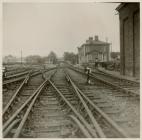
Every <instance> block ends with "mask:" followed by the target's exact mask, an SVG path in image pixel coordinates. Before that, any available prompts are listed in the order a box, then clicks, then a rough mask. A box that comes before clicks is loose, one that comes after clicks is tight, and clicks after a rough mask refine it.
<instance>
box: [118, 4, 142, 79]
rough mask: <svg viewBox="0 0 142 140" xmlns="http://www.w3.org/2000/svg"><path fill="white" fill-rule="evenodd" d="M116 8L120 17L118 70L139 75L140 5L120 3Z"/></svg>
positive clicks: (135, 75)
mask: <svg viewBox="0 0 142 140" xmlns="http://www.w3.org/2000/svg"><path fill="white" fill-rule="evenodd" d="M116 10H117V11H118V12H119V19H120V63H121V68H120V72H121V74H122V75H129V76H134V77H139V75H140V5H139V3H121V4H120V5H119V6H118V7H117V8H116Z"/></svg>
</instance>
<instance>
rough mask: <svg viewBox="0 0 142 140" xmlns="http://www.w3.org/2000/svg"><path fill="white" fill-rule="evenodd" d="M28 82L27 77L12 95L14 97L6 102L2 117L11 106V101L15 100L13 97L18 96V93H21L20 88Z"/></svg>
mask: <svg viewBox="0 0 142 140" xmlns="http://www.w3.org/2000/svg"><path fill="white" fill-rule="evenodd" d="M28 80H29V75H27V76H26V78H25V80H24V81H23V82H22V84H21V85H20V86H19V88H18V89H17V90H16V92H15V93H14V95H13V96H12V98H11V99H10V101H9V102H8V104H7V105H6V106H5V108H4V109H3V113H2V115H4V114H5V113H6V111H7V110H8V108H9V106H10V105H11V104H12V102H13V100H14V99H15V97H16V96H17V95H18V94H19V92H20V91H21V89H22V87H23V86H24V85H25V84H26V83H27V81H28Z"/></svg>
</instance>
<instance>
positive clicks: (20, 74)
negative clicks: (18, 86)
mask: <svg viewBox="0 0 142 140" xmlns="http://www.w3.org/2000/svg"><path fill="white" fill-rule="evenodd" d="M29 72H30V70H28V71H25V72H20V73H17V74H14V75H9V76H7V77H5V79H12V78H15V77H19V76H23V75H25V74H27V73H29Z"/></svg>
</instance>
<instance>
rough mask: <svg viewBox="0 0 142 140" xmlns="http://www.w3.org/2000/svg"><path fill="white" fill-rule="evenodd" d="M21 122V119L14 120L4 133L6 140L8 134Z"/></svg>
mask: <svg viewBox="0 0 142 140" xmlns="http://www.w3.org/2000/svg"><path fill="white" fill-rule="evenodd" d="M19 122H20V119H16V120H14V121H13V122H12V123H11V124H10V125H9V126H8V127H7V128H6V130H5V131H4V132H3V137H4V138H5V137H6V136H7V134H8V133H9V131H10V130H11V129H12V128H13V127H14V126H15V125H17V124H18V123H19Z"/></svg>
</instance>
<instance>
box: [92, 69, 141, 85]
mask: <svg viewBox="0 0 142 140" xmlns="http://www.w3.org/2000/svg"><path fill="white" fill-rule="evenodd" d="M96 70H97V71H98V72H100V73H102V74H103V75H106V76H110V77H112V78H115V79H119V80H122V81H126V82H129V83H134V84H138V86H139V85H140V82H138V81H132V80H128V79H125V78H123V77H122V78H120V77H118V76H115V75H112V74H110V73H106V72H104V71H102V70H99V69H96ZM93 73H96V72H94V71H93ZM100 73H98V74H100Z"/></svg>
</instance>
